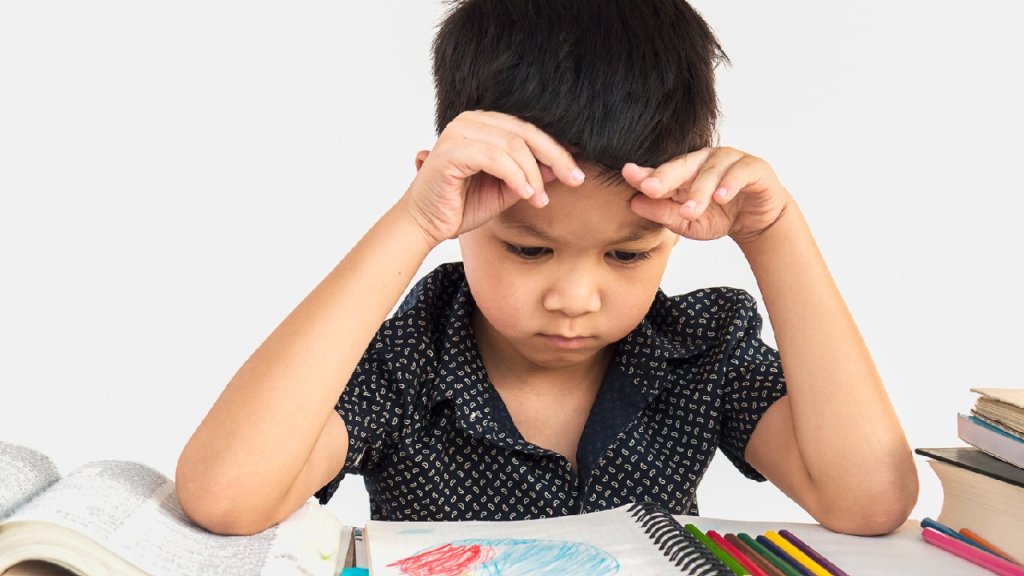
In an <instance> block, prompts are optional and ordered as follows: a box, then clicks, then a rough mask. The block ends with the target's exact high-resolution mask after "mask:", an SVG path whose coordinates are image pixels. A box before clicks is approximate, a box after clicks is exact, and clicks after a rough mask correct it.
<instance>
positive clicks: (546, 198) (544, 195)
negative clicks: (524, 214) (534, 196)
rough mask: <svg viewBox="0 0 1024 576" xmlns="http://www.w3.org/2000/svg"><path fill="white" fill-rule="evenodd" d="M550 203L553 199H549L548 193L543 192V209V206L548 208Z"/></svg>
mask: <svg viewBox="0 0 1024 576" xmlns="http://www.w3.org/2000/svg"><path fill="white" fill-rule="evenodd" d="M550 201H551V199H550V198H548V193H547V192H541V195H540V205H541V206H542V207H543V206H547V205H548V202H550Z"/></svg>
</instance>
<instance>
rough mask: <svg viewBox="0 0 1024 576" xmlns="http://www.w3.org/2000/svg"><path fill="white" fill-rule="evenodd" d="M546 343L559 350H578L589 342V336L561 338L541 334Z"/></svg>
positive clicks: (554, 335)
mask: <svg viewBox="0 0 1024 576" xmlns="http://www.w3.org/2000/svg"><path fill="white" fill-rule="evenodd" d="M541 337H543V338H544V340H545V341H547V342H548V343H550V344H552V345H554V346H558V347H559V348H570V349H571V348H579V347H581V346H583V345H585V344H586V343H587V341H588V340H590V338H591V337H590V336H562V335H558V334H541Z"/></svg>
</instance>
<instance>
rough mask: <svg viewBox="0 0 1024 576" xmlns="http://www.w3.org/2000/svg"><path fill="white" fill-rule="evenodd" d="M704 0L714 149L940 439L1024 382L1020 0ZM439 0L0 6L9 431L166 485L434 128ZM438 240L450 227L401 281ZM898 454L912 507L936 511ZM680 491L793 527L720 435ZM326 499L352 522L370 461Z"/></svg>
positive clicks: (738, 268) (736, 263)
mask: <svg viewBox="0 0 1024 576" xmlns="http://www.w3.org/2000/svg"><path fill="white" fill-rule="evenodd" d="M695 5H696V7H697V8H698V9H699V10H700V11H701V12H702V13H703V14H704V15H705V17H706V18H707V19H708V20H709V22H710V23H711V25H712V27H713V28H714V29H715V31H716V32H717V34H718V36H719V39H720V40H721V42H722V44H723V46H724V48H725V50H726V52H727V53H728V54H729V56H730V57H731V59H732V61H733V65H732V67H723V68H720V69H719V89H720V98H721V102H722V107H723V109H724V119H723V122H722V124H721V129H720V134H721V144H723V145H730V146H734V147H737V148H741V149H745V150H748V151H750V152H752V153H755V154H757V155H759V156H761V157H763V158H765V159H767V160H768V161H769V162H771V164H772V165H773V166H774V168H775V170H776V172H777V173H778V174H779V176H780V177H781V179H782V181H783V183H784V184H785V185H786V186H787V187H788V188H789V189H790V190H791V192H792V193H793V194H794V196H795V197H796V198H797V200H798V201H799V202H800V204H801V206H802V208H803V210H804V212H805V213H806V215H807V217H808V219H809V221H810V223H811V225H812V228H813V230H814V232H815V234H816V237H817V239H818V242H819V245H820V247H821V248H822V250H823V252H824V253H825V255H826V258H827V260H828V262H829V264H830V267H831V269H832V272H833V274H834V275H835V277H836V280H837V282H838V283H839V286H840V288H841V290H842V291H843V294H844V295H845V297H846V300H847V302H848V304H849V306H850V308H851V309H852V311H853V313H854V316H855V318H856V319H857V320H858V322H859V325H860V327H861V330H862V331H863V334H864V337H865V339H866V341H867V342H868V345H869V346H870V348H871V350H872V351H873V353H874V357H875V360H876V362H877V364H878V367H879V369H880V370H881V373H882V375H883V377H884V378H885V381H886V383H887V386H888V390H889V393H890V395H891V397H892V400H893V402H894V404H895V406H896V409H897V411H898V413H899V415H900V417H901V419H902V421H903V423H904V426H905V428H906V431H907V435H908V437H909V439H910V442H911V444H912V445H913V446H914V447H934V446H947V445H959V444H960V442H959V441H958V440H957V438H956V432H955V418H956V413H957V412H958V411H965V410H967V409H969V408H970V406H971V404H972V403H973V394H971V393H970V392H968V388H969V387H970V386H1024V380H1022V377H1021V369H1020V358H1021V344H1022V342H1024V341H1022V337H1021V335H1020V329H1021V326H1022V325H1024V313H1022V311H1021V307H1020V305H1019V302H1020V298H1021V294H1022V286H1021V280H1020V271H1021V270H1020V269H1021V265H1020V259H1019V249H1020V247H1021V242H1020V239H1019V237H1018V228H1019V226H1018V219H1019V214H1020V213H1021V212H1022V209H1024V201H1022V200H1021V191H1022V184H1021V177H1020V173H1019V166H1020V162H1019V157H1020V153H1021V151H1022V147H1021V145H1020V143H1019V141H1018V139H1017V137H1018V136H1019V135H1020V134H1021V132H1022V131H1024V114H1022V112H1021V102H1024V90H1022V88H1021V74H1020V71H1019V70H1020V55H1021V54H1024V36H1022V35H1020V34H1019V23H1020V21H1021V18H1020V16H1021V15H1020V13H1019V11H1020V9H1019V8H1016V5H1015V4H1013V3H1010V2H995V1H987V2H972V3H970V4H966V3H955V4H954V3H952V2H924V1H914V2H909V1H908V2H882V1H878V0H874V1H871V2H857V3H831V2H830V3H824V4H823V3H817V2H810V1H801V2H787V3H780V2H771V3H754V2H715V1H712V0H700V1H697V2H695ZM442 9H443V6H442V5H441V4H440V3H439V2H437V1H430V2H427V1H423V0H417V1H411V0H410V1H403V2H397V1H380V2H360V3H344V4H343V3H341V2H303V3H297V2H289V3H284V2H277V3H268V2H244V3H243V2H207V1H203V2H199V1H181V2H174V3H141V2H129V1H122V2H114V1H109V0H104V1H99V0H97V1H94V2H88V3H82V2H66V1H65V2H28V1H21V2H14V1H9V2H2V3H0V195H2V196H0V198H2V201H0V255H2V258H0V275H2V276H0V279H2V281H0V386H2V395H0V439H4V440H7V441H13V442H17V443H22V444H26V445H29V446H33V447H35V448H38V449H40V450H42V451H43V452H45V453H47V454H49V455H50V456H51V457H52V458H53V459H54V460H55V462H56V463H57V465H58V467H59V468H60V469H61V470H62V471H63V472H64V473H67V472H69V471H70V470H72V469H73V468H75V467H76V466H78V465H80V464H82V463H84V462H87V461H90V460H96V459H103V458H116V459H129V460H138V461H142V462H145V463H148V464H150V465H152V466H154V467H156V468H157V469H159V470H161V471H162V472H164V473H165V474H167V475H168V476H172V477H173V473H174V466H175V462H176V459H177V455H178V453H179V452H180V450H181V448H182V446H183V445H184V443H185V442H186V440H187V439H188V437H189V435H190V434H191V432H192V431H193V430H194V428H195V427H196V425H197V424H198V423H199V421H200V420H201V418H202V417H203V416H204V415H205V414H206V411H207V410H208V409H209V407H210V406H211V405H212V403H213V401H214V400H215V399H216V397H217V396H218V394H219V393H220V391H221V389H222V388H223V387H224V385H225V384H226V383H227V382H228V381H229V380H230V378H231V376H232V375H233V374H234V372H235V371H236V370H237V369H238V367H239V366H241V365H242V363H243V362H244V361H245V360H246V358H247V357H248V356H249V354H251V353H252V352H253V351H254V350H255V349H256V347H257V346H259V344H260V343H261V342H262V341H263V339H264V338H265V337H266V336H267V335H269V334H270V333H271V331H273V329H274V328H275V327H276V326H277V325H278V323H279V322H280V321H281V320H282V319H283V318H284V317H285V316H286V315H287V314H288V313H289V312H290V311H291V310H292V308H294V306H296V305H297V304H298V303H299V302H300V301H301V299H302V298H303V297H304V296H305V295H306V294H307V293H308V292H309V291H310V290H312V289H313V287H314V286H315V285H316V284H317V283H318V282H319V281H320V279H321V278H323V276H324V275H326V274H327V272H329V271H330V270H331V269H332V268H333V267H334V266H335V264H336V263H337V262H338V261H339V260H340V259H341V258H342V257H343V256H344V255H345V253H346V252H347V250H348V249H349V248H351V247H352V245H353V244H354V243H355V242H356V241H357V240H358V239H359V238H360V237H361V235H362V234H363V233H364V232H365V231H366V230H367V229H368V228H369V226H370V225H371V224H372V222H374V220H375V219H376V218H377V217H378V216H379V215H380V214H382V213H383V212H384V211H385V210H386V209H387V208H388V207H389V206H390V205H391V204H392V203H393V202H394V201H395V200H396V199H397V198H398V197H399V196H400V195H401V194H402V192H403V191H404V190H405V188H406V186H407V185H408V183H409V182H410V181H411V180H412V178H413V175H414V172H415V170H414V165H413V158H414V155H415V153H416V151H417V150H420V149H425V148H426V149H429V148H431V147H432V146H433V143H434V140H435V135H434V132H433V85H432V80H431V76H430V55H429V46H430V41H431V39H432V37H433V34H434V26H435V24H436V23H437V21H438V19H439V17H440V16H441V14H442ZM1014 11H1017V13H1013V12H1014ZM458 258H459V254H458V247H457V243H455V242H448V243H447V244H445V245H443V246H441V247H440V248H439V249H438V250H436V251H435V252H434V253H433V254H431V256H430V258H429V259H428V261H427V262H426V263H425V264H424V266H423V268H422V269H421V271H420V275H422V274H425V273H426V272H427V271H429V270H431V269H433V268H434V266H436V265H437V264H439V263H441V262H445V261H450V260H457V259H458ZM711 285H732V286H739V287H743V288H746V289H748V290H750V291H752V292H754V293H755V294H758V293H757V287H756V284H755V282H754V279H753V277H752V275H751V274H750V271H749V268H747V266H746V264H745V262H744V260H743V258H742V257H741V255H740V253H739V252H738V250H737V249H736V248H735V247H734V246H733V245H731V244H730V243H729V242H728V241H727V240H726V241H720V242H713V243H707V244H698V243H695V242H683V243H681V244H680V245H679V247H677V249H676V250H675V254H674V256H673V260H672V262H671V263H670V265H669V270H668V273H667V274H666V277H665V279H664V283H663V288H664V289H665V290H666V291H667V292H668V293H670V294H672V293H679V292H682V291H687V290H691V289H694V288H697V287H702V286H711ZM765 336H766V338H767V339H768V340H769V341H774V340H773V339H772V336H771V333H770V331H768V330H766V334H765ZM255 417H257V416H256V415H254V418H255ZM253 457H254V458H258V457H259V455H258V454H254V455H253ZM917 459H918V462H919V465H920V466H919V472H920V476H921V496H920V500H919V503H918V506H917V508H916V509H915V510H914V517H917V518H920V517H921V516H925V515H931V516H934V515H936V514H937V513H938V511H939V508H940V505H941V491H940V488H939V485H938V482H937V480H935V478H934V475H933V473H932V472H931V471H930V469H929V468H928V467H927V465H926V464H924V461H923V459H921V458H920V457H918V458H917ZM699 496H700V502H701V512H702V513H703V514H704V515H708V516H719V517H732V518H740V519H778V520H807V519H808V518H809V517H808V516H807V515H806V514H805V513H803V511H802V510H800V509H799V508H798V507H797V506H796V505H795V504H794V503H792V502H791V501H789V500H788V499H787V498H786V497H785V496H784V495H782V494H781V493H780V492H778V491H777V490H776V489H774V488H773V487H771V486H770V485H769V484H755V483H753V482H750V481H747V480H745V479H744V478H742V477H741V476H740V475H739V474H738V473H737V472H736V471H735V470H734V469H733V468H732V466H731V465H730V464H729V463H728V461H727V460H726V459H725V458H724V457H721V456H720V457H719V458H717V459H716V460H715V461H714V463H713V464H712V466H711V470H710V471H709V472H708V474H707V476H706V477H705V480H704V482H703V484H702V485H701V487H700V490H699ZM329 507H330V509H332V510H333V511H334V512H336V513H337V514H339V515H340V516H341V517H342V518H343V519H344V520H345V521H346V522H347V523H350V524H362V523H363V522H364V521H365V520H366V518H367V516H368V513H369V508H368V504H367V501H366V493H365V491H364V489H363V486H362V481H361V478H359V477H356V476H352V477H350V478H349V479H347V480H346V481H345V482H344V484H343V486H342V490H341V492H340V493H339V495H338V496H337V497H335V499H334V500H333V501H332V502H331V503H330V505H329Z"/></svg>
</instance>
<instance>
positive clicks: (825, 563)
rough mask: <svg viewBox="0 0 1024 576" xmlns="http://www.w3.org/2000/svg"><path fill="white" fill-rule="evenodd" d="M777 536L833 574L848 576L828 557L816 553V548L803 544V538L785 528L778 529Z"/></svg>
mask: <svg viewBox="0 0 1024 576" xmlns="http://www.w3.org/2000/svg"><path fill="white" fill-rule="evenodd" d="M779 536H782V537H783V538H785V539H786V540H789V542H790V543H791V544H792V545H793V546H796V547H797V549H799V550H800V551H801V552H803V553H804V554H807V555H808V556H809V557H810V558H811V560H814V561H815V562H817V563H818V564H820V565H821V567H822V568H824V569H825V570H828V571H829V572H830V573H832V574H834V575H835V576H850V575H849V574H847V573H846V572H843V571H842V570H840V569H839V567H838V566H836V565H835V564H833V563H832V562H831V561H830V560H829V559H828V558H825V557H824V556H822V555H821V554H818V551H817V550H815V549H814V548H811V547H810V546H808V545H807V544H805V543H804V541H803V540H801V539H799V538H797V537H796V536H795V535H794V534H793V533H792V532H790V531H789V530H786V529H782V530H779Z"/></svg>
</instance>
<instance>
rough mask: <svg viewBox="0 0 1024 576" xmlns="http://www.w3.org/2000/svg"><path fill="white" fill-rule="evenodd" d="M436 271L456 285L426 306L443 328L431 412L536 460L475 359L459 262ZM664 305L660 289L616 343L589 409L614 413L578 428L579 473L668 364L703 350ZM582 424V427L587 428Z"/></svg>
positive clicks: (655, 391)
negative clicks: (450, 413)
mask: <svg viewBox="0 0 1024 576" xmlns="http://www.w3.org/2000/svg"><path fill="white" fill-rule="evenodd" d="M438 273H444V274H446V275H447V277H446V278H444V280H445V281H446V282H458V283H459V285H458V288H457V289H455V290H453V291H447V290H445V291H443V292H447V293H450V294H453V297H452V299H451V300H450V301H448V302H441V301H433V302H429V303H427V305H430V306H434V307H435V309H434V313H435V314H439V315H443V316H444V318H445V320H444V322H443V323H439V324H435V326H438V328H439V329H441V330H443V334H442V336H441V338H442V342H441V346H440V355H439V356H440V357H439V359H438V365H437V372H436V377H435V379H434V382H433V386H432V393H431V394H430V407H431V408H433V407H434V406H436V405H437V404H439V403H441V402H445V401H448V402H451V403H452V404H453V408H454V414H455V418H456V423H457V425H458V426H459V427H460V428H462V429H463V430H465V431H466V432H467V433H469V434H470V435H472V436H474V437H477V438H480V439H484V440H487V441H489V442H491V443H494V444H497V445H500V446H505V447H508V448H514V449H517V450H521V451H524V452H531V453H537V454H546V453H549V452H548V451H546V450H543V449H539V448H538V447H536V446H534V445H532V444H530V443H529V442H526V441H525V439H523V438H522V436H521V435H520V434H519V433H518V431H517V430H516V428H515V426H514V425H513V423H512V420H511V417H510V416H509V414H508V410H507V409H506V408H505V405H504V402H503V401H502V400H501V397H500V396H499V395H498V393H497V391H496V390H495V389H494V386H493V385H492V384H491V383H490V381H488V379H487V376H486V370H485V369H484V365H483V360H482V359H481V357H480V352H479V349H478V348H477V344H476V340H475V338H474V337H473V329H472V326H471V321H470V319H471V318H472V312H473V310H474V309H475V306H476V305H475V301H474V299H473V296H472V294H471V293H470V290H469V284H468V282H467V281H466V277H465V272H464V268H463V265H462V263H461V262H458V263H451V264H448V265H444V266H443V267H441V269H439V270H438ZM669 301H670V299H669V297H668V296H666V295H665V294H664V293H663V292H662V291H661V290H660V289H659V290H658V292H657V294H656V295H655V299H654V302H653V303H652V305H651V308H650V310H649V311H648V313H647V315H646V316H645V317H644V319H643V320H642V321H641V322H640V324H639V325H637V326H636V328H634V329H633V330H632V331H631V332H630V333H629V334H628V335H627V336H626V337H625V338H623V339H622V340H620V341H619V342H618V343H617V344H616V352H615V356H614V358H613V360H612V362H611V364H610V365H609V369H608V373H607V374H606V375H605V379H604V380H603V381H602V384H601V391H600V392H599V394H598V399H597V401H596V402H595V406H594V408H593V409H592V411H591V414H594V411H596V410H601V409H602V406H600V405H599V404H602V403H607V402H613V401H614V402H615V403H616V404H619V406H620V409H616V410H611V411H608V410H607V407H604V408H605V409H604V410H603V413H604V414H610V415H611V417H610V420H606V421H605V422H603V423H602V425H601V426H600V430H601V432H600V433H595V432H591V433H589V434H588V430H586V429H585V430H584V434H583V437H584V439H587V438H589V440H588V441H587V442H584V441H583V439H581V443H580V444H581V447H583V446H584V444H590V445H591V447H590V448H587V449H585V450H581V451H580V452H582V453H579V454H578V455H577V456H578V457H577V460H578V461H579V462H580V466H581V470H582V469H583V468H582V467H583V466H584V460H588V459H589V460H593V459H595V458H596V457H597V456H599V455H600V454H601V453H603V451H604V449H606V448H607V446H608V445H609V444H610V443H611V442H612V441H614V438H615V437H616V436H617V435H618V433H619V432H620V431H621V430H622V429H624V428H625V427H626V426H628V424H629V423H630V422H631V421H632V420H634V419H635V418H636V417H637V415H638V414H639V413H640V412H642V411H643V410H644V409H645V408H646V407H647V405H648V404H649V403H650V402H651V401H653V400H654V399H655V398H656V397H657V396H658V395H660V394H661V392H662V391H663V390H664V389H665V388H666V387H668V386H669V385H671V384H672V383H673V381H674V379H673V378H670V377H668V374H669V372H670V370H669V366H668V364H669V362H672V361H680V360H685V359H687V358H689V357H691V356H694V355H697V354H700V353H701V352H702V351H704V350H705V348H706V343H705V342H704V341H702V340H695V339H693V338H690V337H688V336H687V334H686V332H685V331H684V330H683V329H682V327H683V325H684V324H685V321H684V320H685V319H684V318H682V317H680V312H679V310H678V306H670V305H669V304H670V302H669ZM590 420H591V419H590V418H588V423H587V428H592V426H591V422H590Z"/></svg>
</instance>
